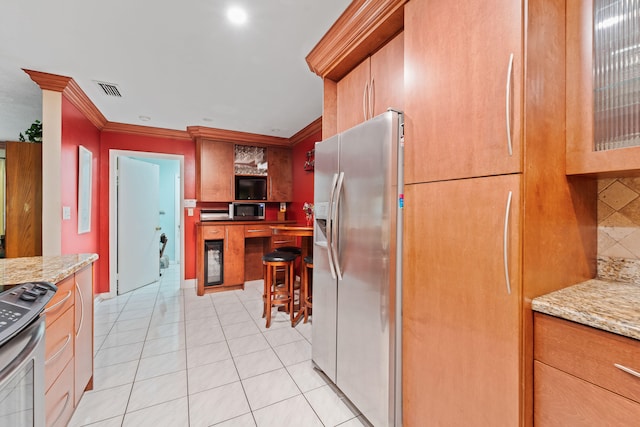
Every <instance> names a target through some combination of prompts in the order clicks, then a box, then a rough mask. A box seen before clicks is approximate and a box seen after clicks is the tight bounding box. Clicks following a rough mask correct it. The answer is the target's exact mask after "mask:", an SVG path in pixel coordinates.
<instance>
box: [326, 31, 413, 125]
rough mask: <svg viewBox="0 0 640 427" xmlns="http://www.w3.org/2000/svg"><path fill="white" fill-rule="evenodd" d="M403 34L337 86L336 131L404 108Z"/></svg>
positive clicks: (366, 60) (365, 61) (369, 58)
mask: <svg viewBox="0 0 640 427" xmlns="http://www.w3.org/2000/svg"><path fill="white" fill-rule="evenodd" d="M403 43H404V38H403V35H402V33H400V34H398V35H397V36H395V37H394V38H393V39H391V40H390V41H389V42H388V43H387V44H386V45H384V46H383V47H382V48H381V49H380V50H379V51H377V52H376V53H374V54H373V55H371V56H369V57H367V58H365V60H364V61H362V62H361V63H360V64H359V65H358V66H357V67H355V68H354V69H353V70H351V71H350V72H349V74H347V75H346V76H345V77H343V78H342V79H341V80H340V81H339V82H338V83H337V127H338V132H342V131H344V130H347V129H349V128H351V127H353V126H355V125H357V124H359V123H362V122H364V121H366V120H368V119H370V118H372V117H374V116H377V115H378V114H381V113H383V112H385V111H386V110H387V108H390V107H391V108H395V109H400V110H401V109H402V107H403V81H404V80H403V70H404V68H403Z"/></svg>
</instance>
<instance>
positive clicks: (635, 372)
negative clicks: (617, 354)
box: [613, 363, 640, 378]
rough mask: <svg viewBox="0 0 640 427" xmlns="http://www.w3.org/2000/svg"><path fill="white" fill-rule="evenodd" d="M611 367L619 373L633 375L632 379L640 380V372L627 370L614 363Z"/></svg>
mask: <svg viewBox="0 0 640 427" xmlns="http://www.w3.org/2000/svg"><path fill="white" fill-rule="evenodd" d="M613 366H615V367H616V368H618V369H620V370H621V371H624V372H626V373H627V374H631V375H633V376H634V377H638V378H640V372H638V371H634V370H633V369H631V368H627V367H626V366H623V365H619V364H617V363H614V364H613Z"/></svg>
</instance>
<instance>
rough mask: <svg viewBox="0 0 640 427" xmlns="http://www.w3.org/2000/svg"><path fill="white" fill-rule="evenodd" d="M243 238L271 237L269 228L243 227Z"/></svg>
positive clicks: (262, 226) (257, 226) (263, 226)
mask: <svg viewBox="0 0 640 427" xmlns="http://www.w3.org/2000/svg"><path fill="white" fill-rule="evenodd" d="M244 237H245V239H246V238H251V237H271V227H270V226H268V225H245V226H244Z"/></svg>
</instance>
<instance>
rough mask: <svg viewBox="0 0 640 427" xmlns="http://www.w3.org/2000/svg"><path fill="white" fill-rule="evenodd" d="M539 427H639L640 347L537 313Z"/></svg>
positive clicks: (634, 342) (536, 420) (536, 421)
mask: <svg viewBox="0 0 640 427" xmlns="http://www.w3.org/2000/svg"><path fill="white" fill-rule="evenodd" d="M534 358H535V362H534V424H535V425H536V426H543V427H546V426H558V427H560V426H563V427H564V426H572V427H587V426H593V427H596V426H598V427H599V426H617V427H618V426H619V427H623V426H636V425H638V420H639V419H640V378H638V377H636V376H634V375H633V374H631V373H628V372H625V371H624V370H623V368H628V369H631V370H633V371H635V372H640V341H637V340H633V339H630V338H626V337H622V336H619V335H616V334H612V333H609V332H605V331H602V330H598V329H595V328H591V327H588V326H584V325H580V324H577V323H574V322H570V321H566V320H563V319H559V318H555V317H552V316H547V315H544V314H540V313H535V316H534Z"/></svg>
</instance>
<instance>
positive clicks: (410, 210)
mask: <svg viewBox="0 0 640 427" xmlns="http://www.w3.org/2000/svg"><path fill="white" fill-rule="evenodd" d="M519 188H520V176H518V175H506V176H498V177H488V178H475V179H466V180H456V181H443V182H436V183H427V184H419V185H408V186H406V187H405V200H409V201H410V203H407V205H406V207H405V234H404V239H405V243H404V251H403V253H404V254H406V256H405V257H404V259H403V268H404V278H403V283H404V293H403V300H404V302H403V361H402V363H403V367H404V369H406V371H405V372H404V374H403V401H404V402H403V404H404V425H407V426H422V425H427V424H428V425H434V426H435V425H439V426H470V425H476V426H492V427H497V426H505V427H512V426H517V425H519V419H520V412H519V410H520V406H519V405H520V390H521V383H520V378H521V370H520V360H521V353H520V351H521V350H520V343H521V330H520V319H521V313H520V311H521V279H520V275H519V271H520V257H519V244H520V240H519V224H520V219H519V218H520V203H519ZM509 200H511V204H510V206H509ZM509 208H510V209H509ZM505 223H506V224H507V227H505ZM408 230H414V232H412V233H409V232H408ZM505 268H507V271H508V273H509V277H508V279H509V281H508V282H507V278H505ZM427 421H428V422H427ZM425 422H427V424H425Z"/></svg>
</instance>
